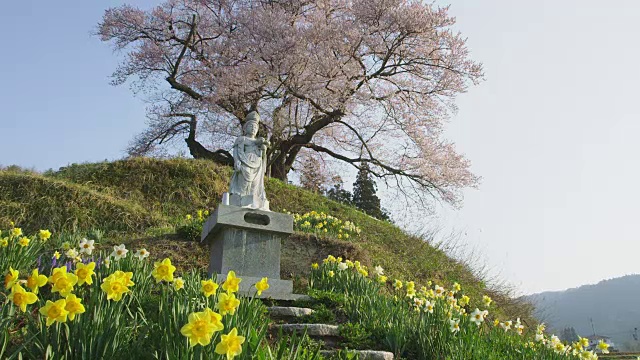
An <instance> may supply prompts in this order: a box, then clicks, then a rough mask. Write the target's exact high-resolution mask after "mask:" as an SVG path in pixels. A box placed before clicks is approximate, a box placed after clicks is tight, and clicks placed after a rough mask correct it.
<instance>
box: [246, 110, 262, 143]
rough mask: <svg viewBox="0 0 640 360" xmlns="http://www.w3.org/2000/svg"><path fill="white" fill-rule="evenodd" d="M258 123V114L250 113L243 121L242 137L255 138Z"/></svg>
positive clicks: (255, 112)
mask: <svg viewBox="0 0 640 360" xmlns="http://www.w3.org/2000/svg"><path fill="white" fill-rule="evenodd" d="M259 123H260V114H258V112H257V111H252V112H250V113H249V114H248V115H247V117H246V118H245V120H244V127H243V128H242V132H243V133H244V136H248V137H251V138H255V137H256V135H258V124H259Z"/></svg>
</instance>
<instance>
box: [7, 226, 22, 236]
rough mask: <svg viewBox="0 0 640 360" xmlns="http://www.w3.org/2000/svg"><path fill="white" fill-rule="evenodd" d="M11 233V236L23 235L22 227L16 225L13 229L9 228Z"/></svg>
mask: <svg viewBox="0 0 640 360" xmlns="http://www.w3.org/2000/svg"><path fill="white" fill-rule="evenodd" d="M9 235H11V237H14V238H15V237H18V236H20V235H22V229H21V228H17V227H14V228H13V229H11V230H9Z"/></svg>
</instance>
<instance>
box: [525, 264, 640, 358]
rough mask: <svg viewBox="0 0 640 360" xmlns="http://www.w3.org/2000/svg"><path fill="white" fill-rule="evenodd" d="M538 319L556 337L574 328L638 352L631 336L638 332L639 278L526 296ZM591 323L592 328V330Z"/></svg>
mask: <svg viewBox="0 0 640 360" xmlns="http://www.w3.org/2000/svg"><path fill="white" fill-rule="evenodd" d="M613 294H615V295H613ZM527 300H528V301H531V302H532V303H533V304H534V306H535V314H536V315H537V317H538V318H539V319H540V320H541V321H544V322H546V323H548V324H549V326H550V328H553V329H554V330H555V332H556V334H560V333H561V330H562V329H563V328H565V327H573V328H575V330H576V333H577V334H578V335H580V336H588V335H593V330H594V329H595V332H596V333H597V334H598V335H604V336H609V337H611V338H612V340H613V342H614V343H615V344H616V346H619V347H621V348H622V349H623V350H638V349H640V344H639V343H638V341H635V340H634V339H633V337H632V335H633V333H634V328H639V330H640V307H638V304H639V303H640V275H628V276H623V277H620V278H615V279H610V280H604V281H601V282H599V283H597V284H595V285H585V286H580V287H578V288H574V289H569V290H565V291H549V292H542V293H539V294H534V295H530V296H528V297H527ZM591 321H593V326H594V329H592V327H591Z"/></svg>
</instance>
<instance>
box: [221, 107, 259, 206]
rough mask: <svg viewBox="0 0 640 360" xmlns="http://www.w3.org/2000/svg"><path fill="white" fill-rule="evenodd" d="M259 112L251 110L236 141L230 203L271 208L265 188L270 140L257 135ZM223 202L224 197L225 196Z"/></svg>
mask: <svg viewBox="0 0 640 360" xmlns="http://www.w3.org/2000/svg"><path fill="white" fill-rule="evenodd" d="M259 123H260V115H259V114H258V113H257V112H255V111H252V112H250V113H249V114H248V115H247V117H246V119H245V123H244V126H243V128H242V132H243V134H244V135H243V136H238V138H237V139H236V142H235V143H234V144H233V160H234V164H233V169H234V171H233V176H232V177H231V185H230V186H229V194H230V195H231V196H230V199H229V202H230V204H231V205H236V206H242V207H248V208H252V209H259V210H265V211H269V201H268V200H267V195H266V193H265V191H264V174H265V170H266V165H267V147H268V146H269V142H268V141H267V140H266V139H265V138H262V137H259V138H256V135H257V134H258V124H259ZM223 202H224V200H223Z"/></svg>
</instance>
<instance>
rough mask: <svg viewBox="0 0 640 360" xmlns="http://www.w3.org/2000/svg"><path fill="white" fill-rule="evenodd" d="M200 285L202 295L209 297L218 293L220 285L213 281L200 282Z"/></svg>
mask: <svg viewBox="0 0 640 360" xmlns="http://www.w3.org/2000/svg"><path fill="white" fill-rule="evenodd" d="M200 284H202V293H203V294H204V296H206V297H209V296H211V295H213V294H215V293H216V290H218V284H216V283H215V282H214V281H213V280H211V279H209V280H200Z"/></svg>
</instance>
